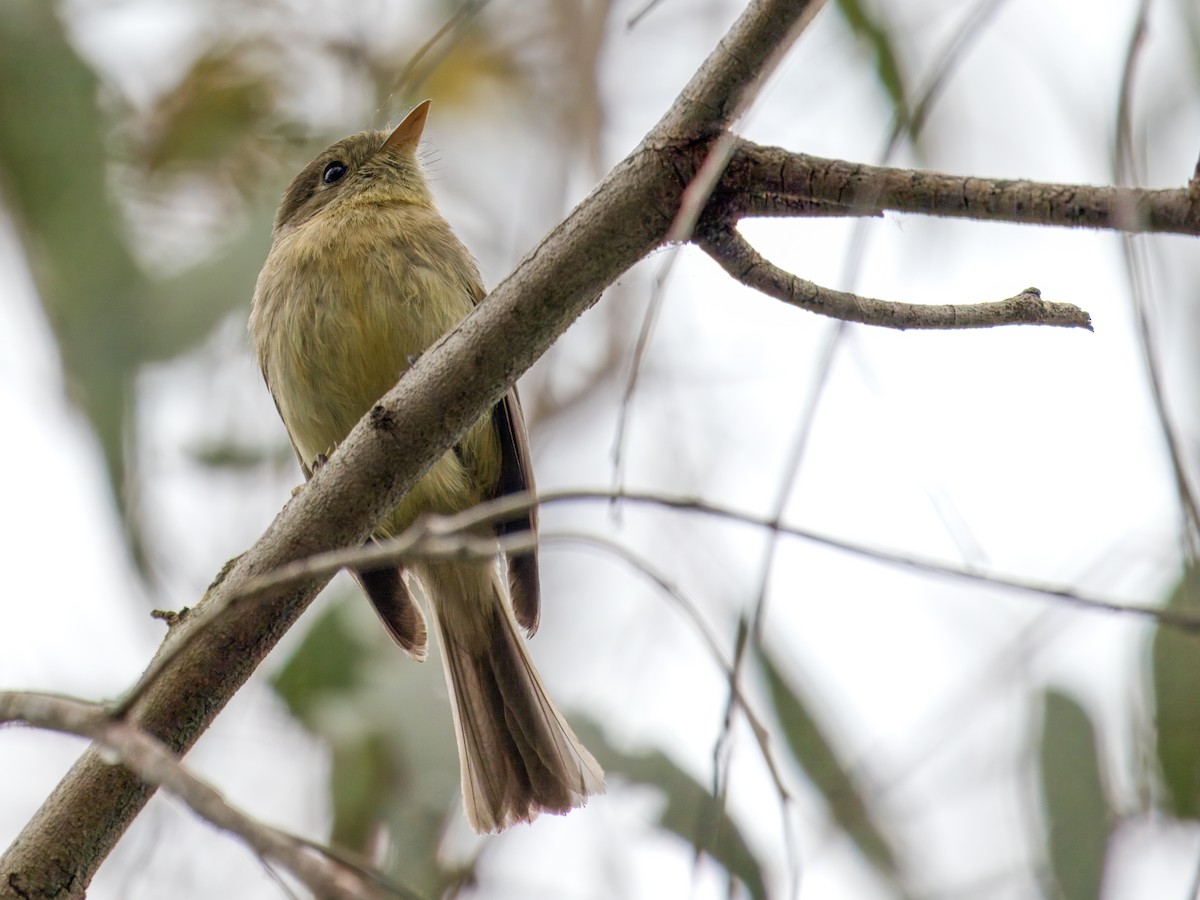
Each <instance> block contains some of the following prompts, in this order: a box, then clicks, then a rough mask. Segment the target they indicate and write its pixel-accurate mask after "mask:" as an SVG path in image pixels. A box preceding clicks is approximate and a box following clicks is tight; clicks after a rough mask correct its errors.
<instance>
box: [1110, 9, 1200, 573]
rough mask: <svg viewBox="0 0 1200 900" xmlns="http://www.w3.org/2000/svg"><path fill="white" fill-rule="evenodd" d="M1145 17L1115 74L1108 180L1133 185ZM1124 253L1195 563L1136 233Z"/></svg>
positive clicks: (1180, 446) (1187, 496)
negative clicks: (1136, 97) (1112, 149)
mask: <svg viewBox="0 0 1200 900" xmlns="http://www.w3.org/2000/svg"><path fill="white" fill-rule="evenodd" d="M1149 14H1150V0H1141V2H1140V3H1139V4H1138V12H1137V18H1136V20H1135V21H1134V26H1133V31H1132V32H1131V34H1130V36H1129V47H1128V49H1127V50H1126V54H1125V64H1124V66H1123V67H1122V70H1121V91H1120V100H1119V102H1118V104H1117V122H1116V152H1115V154H1114V158H1113V169H1114V177H1115V179H1116V181H1117V182H1118V183H1119V184H1136V182H1137V160H1136V157H1135V154H1134V148H1133V111H1132V109H1133V84H1134V78H1135V76H1136V73H1137V64H1138V60H1139V59H1140V58H1141V54H1142V51H1143V49H1144V47H1145V43H1146V31H1147V26H1148V18H1149ZM1121 246H1122V249H1123V250H1124V254H1123V256H1124V261H1125V270H1126V275H1127V277H1128V278H1129V289H1130V293H1131V295H1132V298H1133V315H1134V321H1135V323H1136V325H1137V334H1138V339H1139V341H1140V343H1141V349H1142V361H1143V363H1144V364H1145V366H1146V378H1147V381H1148V382H1149V386H1150V397H1151V400H1152V402H1153V403H1154V411H1155V413H1156V417H1157V419H1158V425H1159V428H1160V430H1161V431H1162V436H1163V442H1164V443H1165V444H1166V448H1167V456H1168V458H1169V459H1170V461H1171V472H1172V474H1173V475H1174V477H1175V489H1176V492H1177V494H1178V497H1179V505H1180V508H1181V511H1182V513H1183V543H1184V547H1183V550H1184V557H1185V558H1187V559H1189V560H1191V559H1195V557H1196V555H1197V552H1198V550H1200V505H1198V504H1197V502H1196V493H1195V491H1194V490H1193V488H1192V481H1191V477H1190V476H1189V473H1188V466H1187V457H1188V454H1187V452H1186V450H1185V448H1184V442H1183V440H1182V438H1181V436H1180V434H1179V429H1178V427H1177V426H1176V424H1175V421H1174V417H1173V416H1172V415H1171V411H1170V409H1169V407H1168V404H1167V396H1166V384H1165V379H1164V378H1163V373H1162V355H1161V353H1160V351H1159V349H1158V337H1157V335H1156V333H1155V327H1154V326H1155V323H1154V314H1153V310H1152V309H1151V304H1150V295H1151V287H1150V273H1149V262H1148V260H1147V258H1146V248H1145V246H1144V244H1143V243H1142V242H1141V241H1139V240H1138V237H1137V236H1136V235H1132V234H1124V235H1122V241H1121Z"/></svg>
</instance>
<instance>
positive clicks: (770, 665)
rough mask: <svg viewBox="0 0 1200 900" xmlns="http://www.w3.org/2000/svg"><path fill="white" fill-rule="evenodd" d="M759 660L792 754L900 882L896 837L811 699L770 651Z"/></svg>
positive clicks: (841, 822)
mask: <svg viewBox="0 0 1200 900" xmlns="http://www.w3.org/2000/svg"><path fill="white" fill-rule="evenodd" d="M759 661H760V663H761V665H762V667H763V672H764V674H765V675H766V679H767V687H768V689H769V690H770V694H771V702H772V703H773V704H774V706H775V715H776V717H777V718H778V719H779V724H780V725H781V726H782V728H783V736H784V739H785V740H786V741H787V746H788V749H790V750H791V752H792V756H793V757H794V758H795V760H796V762H797V763H798V764H799V766H800V768H801V769H803V770H804V773H805V774H806V775H807V776H808V778H809V781H811V782H812V785H813V787H815V788H816V789H817V790H818V791H819V792H820V794H821V796H822V797H824V798H825V803H826V805H827V806H828V808H829V813H830V815H832V816H833V818H834V821H836V822H837V824H838V826H839V827H840V828H841V829H842V830H843V831H844V832H845V833H846V835H847V836H848V837H849V838H850V839H851V840H852V841H854V843H855V845H856V846H857V847H858V849H859V851H860V852H861V853H862V854H863V856H865V857H866V858H867V860H869V861H870V863H871V864H872V865H873V866H875V868H876V869H878V870H879V871H880V872H881V873H882V874H883V875H884V876H885V877H886V878H887V879H888V880H889V881H891V882H893V883H896V882H897V881H898V880H899V874H900V871H899V866H898V864H897V862H896V860H897V854H896V851H895V849H894V848H893V845H892V842H891V840H890V839H889V838H888V836H887V834H886V833H885V831H884V829H883V827H882V826H881V825H880V824H879V823H877V822H876V821H875V820H874V818H873V817H872V813H871V809H870V806H869V805H868V803H867V801H866V799H865V798H864V797H863V795H862V794H861V793H860V791H859V789H858V785H856V784H855V782H854V778H853V777H852V776H851V775H850V773H849V772H848V771H847V770H846V768H845V767H844V766H843V765H842V762H841V760H840V759H838V754H837V751H836V750H834V747H833V743H832V742H831V741H830V740H829V738H827V737H826V736H825V732H824V729H823V728H822V727H821V724H820V723H819V722H818V721H817V719H816V717H815V716H814V715H813V714H812V712H811V711H810V710H809V708H808V707H809V704H808V702H807V701H806V700H805V698H804V697H803V696H802V694H801V693H800V691H798V690H796V689H795V688H794V686H792V685H789V684H788V683H787V681H786V680H785V679H784V677H783V675H782V674H781V672H780V671H779V668H778V666H776V665H775V663H774V661H773V660H772V659H771V657H770V656H769V655H768V654H767V653H766V651H762V652H760V654H759Z"/></svg>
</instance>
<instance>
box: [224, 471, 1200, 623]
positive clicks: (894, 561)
mask: <svg viewBox="0 0 1200 900" xmlns="http://www.w3.org/2000/svg"><path fill="white" fill-rule="evenodd" d="M614 500H619V501H621V502H623V503H635V504H641V505H645V506H657V507H661V508H663V509H669V510H676V511H680V512H689V513H698V514H700V515H705V516H711V517H713V518H718V519H725V520H727V521H730V522H738V523H741V524H743V525H748V526H751V527H755V528H764V529H768V530H770V531H772V532H776V533H778V534H781V535H786V536H789V537H794V538H799V539H801V540H804V541H808V542H809V543H812V544H816V545H817V546H821V547H826V548H828V549H830V550H837V551H839V552H842V553H848V554H850V555H852V556H857V557H859V558H862V559H867V560H870V561H872V562H877V563H882V564H884V565H891V566H899V567H901V568H905V569H912V570H915V571H918V572H924V573H926V574H930V575H939V576H944V577H949V578H956V579H961V580H965V581H970V582H974V583H976V584H981V585H986V586H990V587H994V588H1000V589H1005V590H1012V591H1017V592H1019V593H1025V594H1033V595H1037V596H1041V597H1045V598H1049V599H1053V600H1060V601H1063V603H1064V604H1065V605H1067V606H1074V607H1077V608H1080V609H1083V610H1089V611H1093V612H1108V613H1119V614H1123V615H1132V616H1137V617H1139V618H1147V619H1152V620H1154V621H1157V622H1159V623H1160V624H1163V625H1168V626H1171V627H1176V628H1180V629H1182V630H1185V631H1200V613H1189V612H1182V611H1178V610H1173V609H1168V608H1165V607H1159V606H1137V605H1131V604H1125V603H1119V602H1117V601H1115V600H1106V599H1103V598H1099V597H1089V596H1087V595H1085V594H1081V593H1080V592H1078V591H1076V590H1074V589H1072V588H1067V587H1063V586H1061V585H1055V584H1048V583H1045V582H1039V581H1032V580H1028V579H1020V578H1011V577H1008V576H1005V575H997V574H991V573H987V572H981V571H978V570H974V569H964V568H962V567H960V566H954V565H950V564H947V563H944V562H941V561H939V560H935V559H931V558H929V557H923V556H917V555H914V554H906V553H901V552H896V551H891V550H883V549H879V548H876V547H871V546H868V545H866V544H859V543H855V542H853V541H847V540H843V539H841V538H835V537H831V536H829V535H826V534H822V533H821V532H819V531H813V530H812V529H808V528H800V527H798V526H795V525H788V524H787V523H785V522H779V521H772V520H770V519H767V518H764V517H763V516H759V515H755V514H754V513H748V512H743V511H742V510H738V509H734V508H733V507H730V506H726V505H723V504H719V503H712V502H710V501H707V500H702V499H700V498H697V497H672V496H668V495H664V494H655V493H649V492H644V491H619V492H615V491H604V490H595V491H593V490H560V491H547V492H545V493H542V494H539V495H538V496H537V497H536V498H534V497H532V496H531V495H529V494H509V495H507V496H504V497H501V498H499V499H496V500H489V501H488V502H487V503H481V504H479V505H478V506H473V507H471V508H470V509H468V510H464V511H463V512H460V513H455V514H454V515H452V516H435V515H429V516H425V517H423V518H422V519H421V522H422V523H423V524H422V525H420V526H419V527H420V528H421V529H429V530H430V531H431V532H434V533H436V534H437V536H438V537H437V540H438V541H439V542H440V543H439V544H438V545H436V547H434V548H432V549H435V550H436V552H437V553H440V554H443V556H441V557H440V558H445V555H451V554H458V555H462V554H480V553H485V552H488V553H494V552H497V550H509V549H511V550H513V551H514V552H516V551H519V550H521V549H525V548H526V547H527V546H528V545H527V541H528V538H526V537H524V536H522V535H519V534H514V535H506V536H505V537H504V538H502V539H495V538H490V537H489V538H487V540H486V543H480V539H479V538H478V537H477V536H474V535H472V532H477V531H478V530H479V529H480V528H481V527H484V526H487V525H493V524H495V523H497V522H503V521H508V520H510V519H512V518H513V517H514V516H516V515H518V514H520V513H523V512H528V510H529V508H530V506H531V505H537V506H540V507H545V506H551V505H556V504H561V503H590V502H597V503H600V502H602V503H612V502H613V501H614ZM415 527H418V526H414V528H415ZM406 535H407V532H405V533H404V534H401V535H400V536H398V537H396V538H392V539H390V540H387V541H382V542H380V543H379V544H378V545H376V546H370V547H357V548H353V549H347V550H338V551H333V552H331V553H326V554H320V555H318V556H314V557H312V558H310V559H304V560H297V561H295V562H293V563H291V564H289V565H288V566H287V567H286V569H280V570H277V571H275V572H272V573H268V574H267V575H266V576H264V577H263V579H262V580H258V581H252V582H248V583H247V584H245V585H243V586H242V587H241V588H240V589H239V590H240V591H247V590H253V591H255V592H256V593H260V594H267V593H270V592H271V591H273V590H276V589H278V588H279V587H283V586H286V585H288V584H294V583H300V582H303V581H306V580H308V579H311V578H312V577H314V575H316V574H320V575H322V576H325V575H329V574H331V573H332V572H334V571H336V570H337V569H339V568H342V567H363V566H368V567H369V566H371V565H376V566H377V565H384V564H397V565H398V564H401V563H403V562H404V561H405V560H406V559H410V558H412V557H411V556H410V555H409V554H411V553H413V548H414V547H415V546H416V542H415V541H413V540H411V539H409V538H407V537H406ZM551 536H552V535H551V534H546V535H544V536H543V537H544V538H545V539H549V538H550V537H551ZM510 540H511V541H512V543H511V545H510V544H509V543H507V542H509V541H510ZM488 548H490V549H488ZM474 558H483V557H479V556H475V557H474Z"/></svg>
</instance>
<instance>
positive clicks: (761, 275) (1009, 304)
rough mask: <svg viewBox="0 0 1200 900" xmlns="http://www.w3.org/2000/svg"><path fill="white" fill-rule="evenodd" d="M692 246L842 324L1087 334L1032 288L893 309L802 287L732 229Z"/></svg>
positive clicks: (1080, 316) (1065, 307) (1075, 311)
mask: <svg viewBox="0 0 1200 900" xmlns="http://www.w3.org/2000/svg"><path fill="white" fill-rule="evenodd" d="M694 240H695V242H696V243H697V244H698V245H699V246H700V247H701V249H703V250H704V251H705V252H706V253H708V255H709V256H711V257H712V258H713V259H714V260H716V261H717V263H718V264H719V265H720V266H721V268H722V269H724V270H725V271H726V272H727V273H728V274H729V276H730V277H731V278H733V279H734V280H736V281H740V282H741V283H742V284H744V285H746V286H747V287H752V288H754V289H755V290H757V291H760V292H762V293H764V294H766V295H767V296H768V297H774V298H775V299H776V300H782V301H783V302H784V303H790V304H791V305H792V306H798V307H800V308H801V309H806V310H808V311H809V312H815V313H819V314H821V315H823V316H832V317H833V318H835V319H841V320H843V321H845V322H860V323H862V324H864V325H879V326H882V327H884V328H899V329H904V328H923V329H947V328H954V329H964V328H993V327H995V326H997V325H1062V326H1066V327H1070V328H1086V329H1088V330H1089V331H1091V329H1092V319H1091V316H1089V315H1088V314H1087V313H1086V312H1084V311H1083V310H1082V309H1080V308H1079V307H1077V306H1072V305H1071V304H1070V303H1051V302H1049V301H1047V300H1043V299H1042V295H1041V293H1040V292H1039V291H1038V289H1037V288H1026V289H1025V290H1023V291H1022V292H1021V293H1019V294H1017V295H1016V296H1015V297H1009V298H1008V299H1007V300H997V301H994V302H991V303H964V304H949V303H940V304H924V303H894V302H891V301H888V300H875V299H872V298H870V297H861V296H859V295H858V294H850V293H847V292H845V291H835V290H833V289H832V288H826V287H821V286H820V285H819V284H814V283H813V282H811V281H805V280H804V279H803V278H799V277H797V276H795V275H793V274H791V273H790V272H786V271H784V270H783V269H780V268H779V267H778V266H776V265H775V264H774V263H772V262H770V261H769V260H767V259H766V258H765V257H763V256H762V255H761V254H759V252H758V251H757V250H755V249H754V248H753V247H752V246H751V245H750V243H749V242H748V241H747V240H746V239H745V238H744V237H742V236H741V235H740V234H738V232H737V231H736V230H734V229H733V228H732V227H721V226H719V227H715V228H712V229H709V230H707V231H705V232H704V233H702V234H698V235H697V236H696V237H695V239H694Z"/></svg>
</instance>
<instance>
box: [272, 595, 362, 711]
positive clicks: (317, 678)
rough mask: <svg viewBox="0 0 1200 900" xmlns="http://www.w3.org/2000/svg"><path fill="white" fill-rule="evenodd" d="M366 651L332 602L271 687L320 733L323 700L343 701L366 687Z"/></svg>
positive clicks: (290, 707) (276, 674) (273, 678)
mask: <svg viewBox="0 0 1200 900" xmlns="http://www.w3.org/2000/svg"><path fill="white" fill-rule="evenodd" d="M366 651H367V647H366V646H365V645H364V644H363V642H362V640H360V639H359V637H358V635H357V634H356V633H355V632H354V631H353V630H352V629H351V628H350V627H349V623H347V622H346V618H345V616H344V615H343V614H342V612H341V610H340V607H339V606H338V605H330V606H329V607H328V608H327V609H326V610H325V612H324V614H323V615H322V616H321V617H320V618H319V619H317V621H316V622H314V623H313V625H312V627H311V628H309V630H308V633H307V634H305V636H304V640H303V641H302V642H301V643H300V646H299V647H297V648H296V651H295V652H294V653H293V654H292V656H291V658H290V659H289V660H288V661H287V664H286V665H284V667H283V668H282V669H280V670H279V671H278V672H276V673H275V675H274V676H273V677H272V678H271V686H272V687H273V688H274V689H275V693H276V694H278V695H279V697H280V698H281V699H282V700H283V702H284V703H286V704H287V707H288V709H289V710H290V711H291V713H292V715H293V716H295V717H296V718H297V719H299V720H300V721H301V722H303V723H304V725H305V727H307V728H308V729H309V730H310V731H312V732H314V733H318V734H319V733H321V725H322V722H321V720H320V717H319V714H320V712H321V703H322V702H324V701H330V702H342V701H343V700H344V698H345V697H346V696H347V695H352V694H353V693H355V692H356V691H359V690H361V689H362V687H363V685H364V682H365V670H366V664H365V660H366V658H367V656H366Z"/></svg>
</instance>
